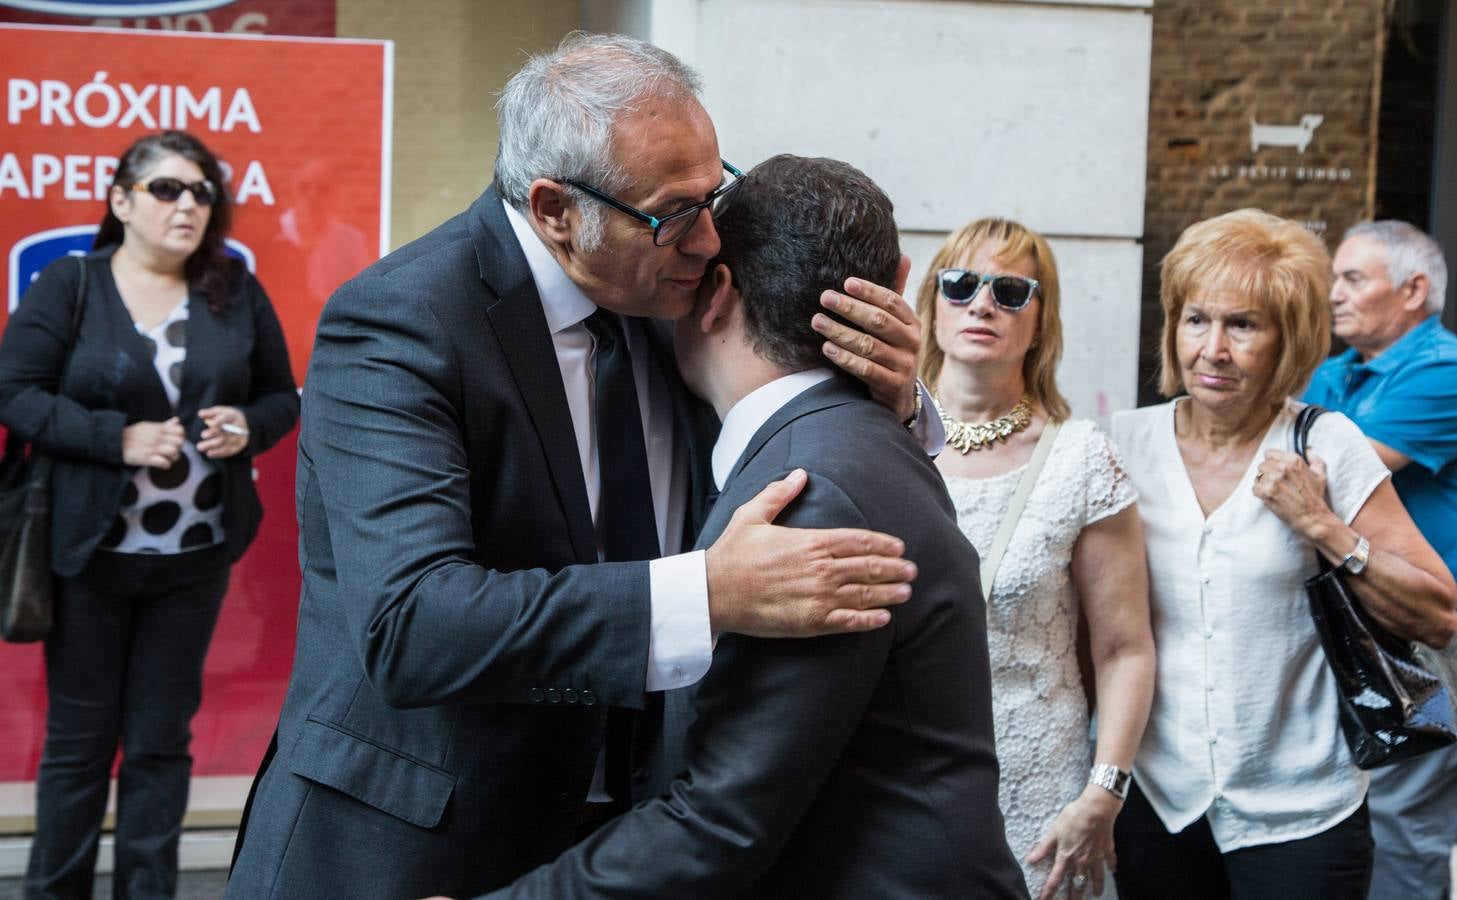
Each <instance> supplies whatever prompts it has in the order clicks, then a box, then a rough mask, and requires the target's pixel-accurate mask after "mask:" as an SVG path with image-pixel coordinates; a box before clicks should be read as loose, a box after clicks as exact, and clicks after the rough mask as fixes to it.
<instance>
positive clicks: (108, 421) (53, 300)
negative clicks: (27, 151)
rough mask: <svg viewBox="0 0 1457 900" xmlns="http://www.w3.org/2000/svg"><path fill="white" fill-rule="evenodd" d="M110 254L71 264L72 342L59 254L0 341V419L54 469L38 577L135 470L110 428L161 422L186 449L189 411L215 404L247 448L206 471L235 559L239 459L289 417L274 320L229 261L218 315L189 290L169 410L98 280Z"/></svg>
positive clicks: (252, 504)
mask: <svg viewBox="0 0 1457 900" xmlns="http://www.w3.org/2000/svg"><path fill="white" fill-rule="evenodd" d="M115 252H116V250H115V247H110V248H106V249H103V250H99V251H97V252H95V253H91V254H89V255H88V256H86V257H85V265H86V267H87V272H86V296H85V305H84V307H83V309H82V312H81V322H80V326H79V329H78V330H77V332H76V337H75V341H74V344H73V342H72V337H71V316H72V311H73V310H75V308H76V290H77V282H78V281H79V279H80V267H79V266H78V265H77V264H76V260H74V259H72V258H69V257H67V258H64V259H59V260H56V261H55V262H54V263H52V264H50V265H49V266H47V267H46V268H45V270H44V271H42V272H41V274H40V277H39V278H37V279H36V281H35V283H34V284H32V285H31V286H30V289H29V290H27V291H26V292H25V296H24V297H23V298H22V299H21V302H20V305H19V306H18V307H17V308H16V310H15V315H14V316H12V317H11V319H10V323H9V324H8V325H7V326H6V328H5V338H4V342H3V343H0V423H4V424H5V426H6V427H7V428H10V429H12V430H13V431H14V432H15V433H16V434H17V435H19V436H20V437H22V438H24V439H25V440H27V441H30V442H32V443H33V444H34V446H36V447H39V448H40V449H42V450H44V451H46V452H47V453H49V454H51V455H52V457H54V459H55V465H54V468H53V469H52V470H51V472H52V474H51V509H52V511H53V513H52V517H51V568H52V569H53V570H54V571H55V572H56V574H58V575H62V576H71V575H75V574H76V573H77V572H79V571H80V570H81V567H82V566H84V565H85V564H86V560H87V559H89V558H90V557H91V554H92V552H93V551H94V550H95V549H96V545H97V544H98V543H100V541H101V539H102V537H104V536H105V535H106V531H107V529H108V528H110V527H111V524H112V522H113V521H114V520H115V518H116V512H117V509H118V508H119V507H120V506H121V496H122V491H123V490H124V489H125V488H126V486H127V483H128V482H129V481H130V480H131V477H132V474H133V473H134V472H135V471H136V469H135V468H134V467H131V466H126V465H123V464H122V460H121V432H122V429H123V428H125V427H126V426H127V425H130V424H132V423H133V422H161V421H165V420H167V419H170V418H171V417H172V416H173V415H174V414H175V415H176V416H177V417H178V418H179V419H180V420H181V421H182V424H183V427H185V428H186V429H187V437H188V440H190V441H194V442H196V441H197V440H199V439H200V438H201V435H202V430H203V427H204V425H203V422H202V420H201V419H200V418H198V416H197V411H198V410H199V409H206V408H207V407H209V406H217V405H226V406H236V407H238V409H240V410H241V411H242V412H243V415H244V416H245V417H246V418H247V420H248V430H249V438H248V447H247V449H246V450H245V451H244V452H242V453H239V454H237V455H235V456H231V457H228V458H227V459H222V460H217V461H216V462H217V463H218V469H219V471H220V472H221V475H222V493H223V529H224V531H226V532H227V544H228V551H229V553H230V555H231V556H232V558H233V559H234V560H236V559H237V558H238V557H240V556H242V555H243V551H244V550H246V549H247V547H248V544H249V543H250V542H251V541H252V540H253V536H254V535H255V534H256V533H257V531H258V523H259V522H260V521H261V520H262V517H263V508H262V506H261V505H259V503H258V493H257V491H256V490H255V489H254V487H253V477H252V465H253V456H254V455H256V454H259V453H262V452H263V451H264V450H267V449H268V448H269V447H271V446H273V445H274V444H275V443H277V442H278V440H279V439H280V438H282V437H283V436H284V435H285V434H287V433H288V431H289V429H291V428H293V425H294V422H295V421H297V419H298V409H299V400H298V392H297V389H296V388H295V387H294V382H293V371H292V370H291V369H290V368H289V364H288V346H287V344H285V343H284V339H283V330H282V329H281V328H280V327H279V325H278V317H277V316H276V315H275V314H274V312H273V307H272V305H270V304H269V302H268V296H267V295H266V294H264V293H263V288H262V287H261V286H260V285H259V284H258V281H257V279H255V278H254V277H253V276H252V275H250V274H248V272H247V270H246V269H244V268H243V267H242V265H241V264H237V263H233V264H230V268H229V271H228V280H227V286H228V297H229V302H228V304H227V305H226V306H225V307H224V309H223V311H222V313H221V314H218V313H214V312H213V311H212V309H210V308H209V307H208V305H207V302H206V300H205V299H204V298H203V297H202V296H201V295H199V294H197V293H196V292H194V293H193V294H192V296H191V297H190V298H189V300H190V302H189V306H188V313H187V315H188V321H187V357H186V359H185V360H184V361H183V363H182V388H181V396H180V397H179V398H178V401H177V409H176V411H175V413H174V410H173V409H172V404H171V403H170V402H168V400H167V394H166V391H165V390H164V389H163V387H162V382H161V381H160V380H159V379H158V377H157V370H156V367H155V366H154V364H153V362H152V355H151V351H150V349H149V348H148V347H147V344H146V341H145V339H143V337H142V336H141V335H140V334H138V333H137V330H136V326H135V325H134V324H133V322H132V318H131V315H130V314H129V313H128V312H127V309H126V305H125V304H123V303H122V300H121V295H120V294H118V293H117V290H116V282H115V281H114V280H113V279H112V277H111V255H112V254H113V253H115ZM63 371H64V377H63V376H62V372H63Z"/></svg>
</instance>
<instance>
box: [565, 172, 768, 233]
mask: <svg viewBox="0 0 1457 900" xmlns="http://www.w3.org/2000/svg"><path fill="white" fill-rule="evenodd" d="M719 162H721V163H723V168H724V171H725V172H727V173H728V174H727V175H725V176H724V183H723V185H722V186H721V187H719V189H718V190H716V191H714V192H713V193H711V194H709V195H708V196H707V197H706V198H704V200H703V202H701V203H693V204H690V205H688V206H685V207H683V208H682V209H680V210H676V211H674V212H672V213H669V214H668V215H666V216H663V217H662V218H659V217H658V216H655V215H652V214H650V213H645V212H643V211H642V210H640V209H638V208H637V207H635V206H631V205H629V204H626V203H623V202H622V201H621V200H618V199H617V198H616V197H614V196H612V195H611V194H608V193H605V192H603V191H599V190H597V189H596V188H594V187H592V186H591V185H588V184H583V183H582V182H580V181H574V180H572V179H570V178H559V179H557V180H558V181H560V182H561V183H562V184H570V185H571V186H572V187H574V188H577V189H578V190H581V191H585V192H586V193H588V194H590V195H591V196H593V197H596V198H597V199H598V200H601V201H602V202H603V203H606V204H607V205H608V206H610V207H612V208H613V209H615V210H617V211H618V212H623V213H626V214H628V215H629V216H632V217H633V218H634V219H637V220H639V221H641V222H645V223H647V226H648V227H649V228H651V229H652V230H653V243H654V244H656V245H657V246H659V247H666V246H668V245H669V244H672V243H675V242H677V241H679V240H681V239H682V238H683V235H685V234H687V233H688V232H690V231H692V230H693V224H694V223H695V222H697V221H698V214H699V213H700V212H702V211H703V210H705V209H706V210H708V214H709V215H710V216H712V217H713V218H715V219H717V218H718V217H719V216H721V215H723V211H724V210H726V209H728V207H729V203H730V202H731V201H732V200H733V198H734V191H735V190H736V189H737V188H738V187H739V185H741V184H743V183H744V173H743V172H741V171H739V170H738V169H737V168H735V167H734V165H733V164H732V163H730V162H728V161H727V160H723V159H721V160H719Z"/></svg>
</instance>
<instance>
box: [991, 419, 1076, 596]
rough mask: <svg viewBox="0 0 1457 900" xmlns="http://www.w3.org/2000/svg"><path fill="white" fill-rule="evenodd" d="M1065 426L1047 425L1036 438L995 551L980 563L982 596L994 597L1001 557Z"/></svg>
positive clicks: (1005, 517) (1050, 423) (997, 538)
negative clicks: (994, 586) (1055, 441)
mask: <svg viewBox="0 0 1457 900" xmlns="http://www.w3.org/2000/svg"><path fill="white" fill-rule="evenodd" d="M1061 428H1062V425H1061V424H1060V423H1057V422H1048V423H1047V424H1046V425H1045V426H1044V427H1043V429H1042V437H1040V438H1038V439H1037V446H1036V447H1035V448H1033V450H1032V459H1030V460H1028V462H1027V468H1026V469H1024V470H1023V471H1022V477H1021V478H1020V479H1018V481H1017V490H1016V491H1014V492H1013V493H1012V502H1011V503H1009V504H1007V514H1006V515H1005V516H1004V517H1002V524H1001V527H999V528H998V529H997V537H996V540H994V541H992V549H991V552H989V553H988V554H987V555H986V556H985V557H984V558H983V559H982V561H981V593H982V596H983V597H990V596H991V595H992V583H993V582H995V581H996V580H997V569H999V568H1001V565H1002V557H1003V556H1004V555H1005V554H1006V552H1007V545H1008V544H1010V543H1011V542H1012V532H1013V531H1015V530H1016V529H1017V520H1019V519H1021V518H1022V510H1023V509H1024V508H1026V506H1027V498H1028V497H1029V496H1031V495H1032V487H1033V485H1035V484H1036V483H1037V474H1038V473H1039V472H1041V471H1042V464H1043V463H1045V462H1046V461H1047V454H1048V453H1049V452H1051V451H1052V442H1053V441H1054V440H1055V439H1056V438H1057V432H1058V431H1059V430H1060V429H1061Z"/></svg>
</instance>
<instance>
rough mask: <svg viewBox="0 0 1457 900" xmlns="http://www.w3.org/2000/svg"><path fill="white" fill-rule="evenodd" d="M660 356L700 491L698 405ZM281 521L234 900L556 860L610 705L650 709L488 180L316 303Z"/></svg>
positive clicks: (549, 353)
mask: <svg viewBox="0 0 1457 900" xmlns="http://www.w3.org/2000/svg"><path fill="white" fill-rule="evenodd" d="M659 363H660V364H661V368H662V370H663V371H662V372H661V374H662V376H663V377H664V378H665V380H666V381H667V382H668V383H669V385H670V386H671V388H672V390H673V391H674V396H675V398H677V399H678V400H679V402H680V404H682V409H681V410H680V417H679V419H678V423H679V428H678V430H677V432H676V433H677V434H678V435H679V436H680V437H681V438H683V440H681V441H678V442H676V443H677V445H678V446H680V447H681V448H682V458H681V459H680V460H679V464H681V465H688V466H689V467H690V473H696V475H695V477H693V478H692V479H691V483H694V484H695V486H696V491H695V492H696V493H698V494H699V496H701V495H702V494H701V491H702V486H703V481H702V479H703V477H704V469H705V466H703V465H697V464H695V461H696V460H700V459H703V458H705V455H704V454H703V453H701V452H697V448H696V446H695V443H696V441H697V437H696V432H695V431H694V429H693V428H691V427H683V426H684V423H685V422H687V421H688V418H687V417H689V416H691V415H692V404H691V403H689V401H688V400H687V399H686V398H687V395H686V392H684V391H683V390H682V385H681V383H680V382H678V380H677V374H676V372H673V371H671V370H672V362H671V359H670V358H668V357H666V356H660V357H659ZM610 474H611V473H604V477H610ZM643 490H647V486H646V485H644V486H643ZM297 508H298V519H299V563H300V566H301V568H302V570H303V591H302V596H301V598H300V608H299V622H298V647H297V652H296V655H295V658H294V667H293V674H292V677H291V680H290V683H289V688H288V694H287V697H286V699H285V702H284V707H283V711H282V714H281V716H280V719H279V724H278V731H277V738H276V747H277V753H276V756H273V757H272V758H271V759H270V760H265V763H264V766H263V769H262V771H260V773H259V776H258V779H257V780H256V782H255V784H254V795H253V797H252V798H251V800H250V807H249V810H248V813H247V817H246V820H245V823H244V826H243V828H242V831H241V834H240V841H241V846H240V850H239V852H238V856H237V859H236V863H235V866H234V869H233V874H232V878H231V880H230V881H229V884H228V896H229V897H235V898H240V900H256V898H265V897H286V898H293V897H349V898H360V897H420V896H427V895H431V894H449V895H454V896H466V895H470V894H475V893H479V892H482V891H486V890H489V889H491V888H493V887H496V886H499V885H502V884H506V883H509V882H510V881H511V879H513V878H515V877H516V876H518V875H520V874H521V873H523V872H526V871H529V870H530V869H531V868H532V867H533V866H535V865H538V864H540V863H542V862H545V861H547V860H550V859H552V858H554V857H555V856H556V855H557V854H559V853H560V852H562V851H563V850H565V849H566V848H567V847H568V846H569V845H570V844H571V841H572V840H573V838H574V837H575V833H576V830H575V829H576V814H577V811H578V809H579V808H580V806H581V804H582V802H583V801H584V800H585V798H586V795H587V789H588V786H589V784H590V781H591V778H592V772H593V768H594V766H595V764H596V761H597V758H598V754H599V751H600V750H601V748H602V745H603V740H604V720H605V718H606V710H607V707H609V706H617V707H628V708H639V707H641V706H643V704H644V699H645V698H644V693H643V687H644V683H645V679H646V672H645V669H646V660H647V651H648V630H649V599H648V566H647V563H608V564H596V563H595V560H596V543H595V536H594V532H593V526H592V520H591V515H590V512H589V507H588V503H587V493H586V487H585V485H584V482H583V478H582V471H581V464H580V462H579V461H578V457H577V449H576V439H575V436H574V433H573V431H572V423H571V418H570V413H569V411H568V408H567V404H566V396H565V392H564V391H563V388H562V381H561V372H560V369H559V367H558V364H557V358H556V353H555V350H554V348H553V346H552V342H551V335H550V332H549V330H548V328H547V324H546V320H545V316H544V314H543V312H542V307H541V301H540V298H539V297H538V295H537V292H536V287H535V284H534V283H533V281H532V279H531V274H530V270H529V269H528V267H527V264H526V259H525V257H524V256H523V255H522V252H521V248H520V246H519V244H518V243H517V241H516V238H515V236H514V234H513V233H512V231H511V227H510V224H509V222H508V221H507V219H506V215H505V212H504V210H503V209H502V207H501V201H500V197H499V195H498V194H497V193H496V192H495V190H494V189H491V190H487V191H486V193H485V194H484V195H482V196H481V198H480V199H479V200H477V201H476V203H475V204H474V205H472V207H471V208H470V210H469V211H467V212H466V213H464V214H463V215H460V216H457V217H456V218H454V219H452V220H451V221H449V222H446V223H445V224H444V225H442V226H440V227H439V228H437V229H436V230H435V231H432V232H431V233H430V234H428V235H426V236H425V237H423V238H421V239H420V240H418V241H415V242H414V243H412V244H410V245H408V246H406V247H403V248H401V249H399V250H397V251H395V252H394V253H391V254H390V255H389V256H387V257H385V258H384V259H382V260H380V261H379V262H378V263H376V264H375V265H373V266H371V267H370V268H368V269H366V270H365V271H364V272H363V273H362V274H360V275H359V276H358V277H357V278H355V279H354V280H352V281H350V282H349V283H348V284H346V285H344V286H343V287H342V288H340V289H339V291H338V292H337V293H336V294H335V295H334V296H333V297H332V298H331V299H330V300H329V303H328V305H327V306H326V307H325V309H324V312H323V315H322V317H321V318H320V321H319V329H318V335H317V338H316V340H315V345H314V352H313V357H312V359H311V361H310V365H309V373H308V379H307V381H306V384H305V386H304V393H303V430H302V432H301V434H300V438H299V452H298V484H297ZM690 518H692V510H690Z"/></svg>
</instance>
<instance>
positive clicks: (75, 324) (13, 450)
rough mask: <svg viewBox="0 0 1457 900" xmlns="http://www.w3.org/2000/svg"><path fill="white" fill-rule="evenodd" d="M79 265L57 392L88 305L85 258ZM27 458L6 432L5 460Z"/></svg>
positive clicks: (78, 259)
mask: <svg viewBox="0 0 1457 900" xmlns="http://www.w3.org/2000/svg"><path fill="white" fill-rule="evenodd" d="M76 262H77V263H78V264H79V267H80V273H81V277H80V279H79V280H78V281H77V282H76V300H75V302H74V303H73V304H72V305H71V344H70V346H68V347H67V348H66V359H65V361H64V362H63V363H61V375H60V378H57V379H56V390H57V391H59V390H60V387H61V381H62V380H64V379H65V377H66V369H67V368H68V367H69V366H70V364H71V353H72V351H74V350H75V349H76V335H77V333H79V332H80V331H81V310H82V308H83V307H85V305H86V260H85V258H83V257H79V256H78V257H76ZM24 456H25V441H23V440H21V439H20V438H19V436H17V435H16V434H15V432H14V431H13V430H12V429H8V428H7V429H6V430H5V457H4V458H5V460H6V461H9V460H11V459H17V460H18V459H22V458H24Z"/></svg>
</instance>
